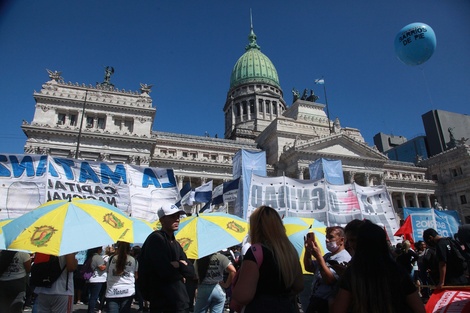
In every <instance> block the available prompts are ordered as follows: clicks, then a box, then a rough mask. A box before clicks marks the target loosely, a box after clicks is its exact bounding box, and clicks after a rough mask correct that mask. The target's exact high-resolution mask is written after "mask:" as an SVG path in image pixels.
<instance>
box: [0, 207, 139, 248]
mask: <svg viewBox="0 0 470 313" xmlns="http://www.w3.org/2000/svg"><path fill="white" fill-rule="evenodd" d="M131 227H132V221H131V220H130V219H129V217H127V216H126V215H125V214H124V213H123V212H122V211H120V210H119V209H117V208H115V207H114V206H112V205H109V204H107V203H104V202H101V201H97V200H83V199H79V198H74V199H72V200H70V201H67V200H55V201H49V202H46V203H44V204H43V205H41V206H39V207H38V208H36V209H34V210H32V211H30V212H28V213H26V214H24V215H22V216H20V217H18V218H16V219H14V220H13V221H11V222H10V223H8V224H7V225H5V226H3V234H4V236H5V246H6V249H9V250H23V251H30V252H41V253H46V254H51V255H64V254H68V253H73V252H77V251H81V250H87V249H89V248H93V247H98V246H104V245H109V244H113V243H115V242H116V241H118V240H119V238H120V237H121V235H122V234H123V233H124V232H125V231H126V230H128V229H130V228H131Z"/></svg>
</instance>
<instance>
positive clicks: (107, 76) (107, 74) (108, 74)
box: [104, 66, 114, 84]
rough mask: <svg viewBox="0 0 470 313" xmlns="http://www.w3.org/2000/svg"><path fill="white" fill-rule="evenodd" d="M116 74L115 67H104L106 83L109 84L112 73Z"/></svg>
mask: <svg viewBox="0 0 470 313" xmlns="http://www.w3.org/2000/svg"><path fill="white" fill-rule="evenodd" d="M113 74H114V67H112V66H106V67H105V68H104V81H105V83H108V84H109V80H110V79H111V75H113Z"/></svg>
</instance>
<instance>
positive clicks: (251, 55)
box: [230, 28, 281, 88]
mask: <svg viewBox="0 0 470 313" xmlns="http://www.w3.org/2000/svg"><path fill="white" fill-rule="evenodd" d="M248 40H249V44H248V45H247V46H246V48H245V50H246V52H245V53H244V54H243V55H242V56H241V57H240V58H239V59H238V61H237V63H236V64H235V66H234V67H233V70H232V75H231V76H230V88H233V87H236V86H239V85H241V84H245V83H250V82H260V83H267V84H271V85H274V86H276V87H278V88H281V86H280V84H279V77H278V76H277V71H276V68H275V67H274V65H273V63H272V62H271V60H270V59H269V58H268V57H267V56H266V55H264V54H263V53H262V52H261V51H260V46H259V45H258V44H257V43H256V35H255V33H254V32H253V28H251V32H250V35H249V36H248Z"/></svg>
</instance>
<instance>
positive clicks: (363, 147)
mask: <svg viewBox="0 0 470 313" xmlns="http://www.w3.org/2000/svg"><path fill="white" fill-rule="evenodd" d="M295 150H296V152H298V153H299V152H303V153H314V154H322V155H325V156H330V157H334V156H335V155H337V156H338V157H346V158H347V157H350V158H367V159H371V158H372V159H377V160H388V158H387V157H386V156H385V155H383V154H382V153H380V152H379V151H378V150H376V149H374V148H371V147H369V146H368V145H367V144H366V143H363V142H360V141H358V140H355V139H353V138H351V137H349V136H347V135H344V134H339V135H333V136H328V137H325V138H320V139H314V140H309V141H307V142H303V143H301V144H298V145H297V146H296V149H295Z"/></svg>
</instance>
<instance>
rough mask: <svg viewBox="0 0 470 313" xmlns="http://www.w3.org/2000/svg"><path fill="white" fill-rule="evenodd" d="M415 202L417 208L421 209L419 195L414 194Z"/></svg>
mask: <svg viewBox="0 0 470 313" xmlns="http://www.w3.org/2000/svg"><path fill="white" fill-rule="evenodd" d="M413 201H414V203H415V208H419V202H418V194H417V193H414V194H413Z"/></svg>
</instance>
